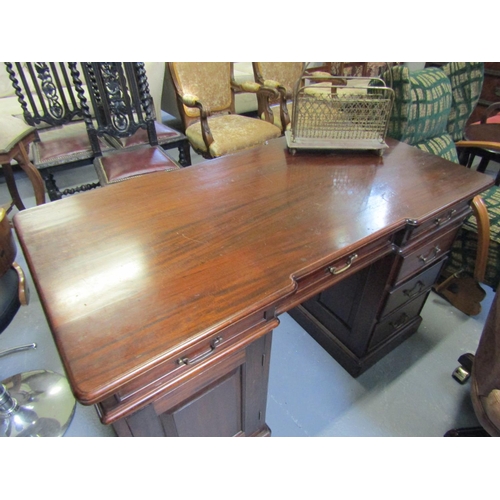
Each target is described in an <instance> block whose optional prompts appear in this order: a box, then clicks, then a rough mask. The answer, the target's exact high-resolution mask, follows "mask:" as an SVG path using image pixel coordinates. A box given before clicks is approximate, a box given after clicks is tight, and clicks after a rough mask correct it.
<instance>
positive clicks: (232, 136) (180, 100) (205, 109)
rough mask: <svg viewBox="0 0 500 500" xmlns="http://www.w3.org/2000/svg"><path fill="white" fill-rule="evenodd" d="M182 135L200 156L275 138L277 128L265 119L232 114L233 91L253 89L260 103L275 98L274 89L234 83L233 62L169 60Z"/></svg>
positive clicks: (209, 155) (277, 134)
mask: <svg viewBox="0 0 500 500" xmlns="http://www.w3.org/2000/svg"><path fill="white" fill-rule="evenodd" d="M168 64H169V69H170V73H171V75H172V80H173V83H174V87H175V91H176V97H177V104H178V108H179V113H180V115H181V118H182V121H183V126H184V129H185V134H186V136H187V137H188V139H189V142H190V143H191V146H192V148H193V149H194V150H195V151H196V152H197V153H198V154H201V155H202V156H203V157H204V158H216V157H219V156H224V155H226V154H229V153H234V152H236V151H240V150H243V149H247V148H251V147H253V146H256V145H259V144H264V143H265V142H266V141H268V140H270V139H274V138H276V137H279V136H280V134H281V130H280V129H279V128H278V127H276V126H275V125H273V124H272V123H271V117H272V114H271V112H270V110H267V112H266V118H267V120H265V119H264V120H263V119H259V118H251V117H248V116H243V115H237V114H235V108H234V93H235V91H238V92H253V93H255V94H256V95H257V96H258V99H259V100H260V99H262V100H263V101H264V102H265V101H266V99H267V100H268V99H269V98H271V97H274V98H277V97H279V93H278V91H277V90H276V89H272V88H268V87H265V86H263V85H260V84H258V83H256V82H250V81H249V82H243V83H242V84H240V85H238V84H237V83H236V82H235V81H234V78H233V63H225V62H222V63H219V62H213V63H212V62H209V63H204V62H202V63H191V62H169V63H168Z"/></svg>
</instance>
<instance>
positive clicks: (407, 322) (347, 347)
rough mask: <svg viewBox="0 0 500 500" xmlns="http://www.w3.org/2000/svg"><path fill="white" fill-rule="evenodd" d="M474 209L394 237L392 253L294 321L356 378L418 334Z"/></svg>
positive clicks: (295, 313) (300, 310) (461, 208)
mask: <svg viewBox="0 0 500 500" xmlns="http://www.w3.org/2000/svg"><path fill="white" fill-rule="evenodd" d="M469 211H470V209H469V207H468V206H467V205H466V204H463V203H462V204H458V205H457V206H455V207H453V208H451V209H447V210H445V211H444V212H442V213H440V214H439V215H437V216H435V217H433V218H431V219H429V220H427V221H425V222H423V223H420V224H417V223H416V222H415V221H408V223H407V227H406V230H404V231H402V232H400V233H399V234H397V235H395V239H394V244H393V253H392V254H390V255H387V256H385V257H383V258H382V259H380V260H378V261H377V262H375V263H372V264H370V265H369V266H368V267H365V268H364V269H361V270H359V271H358V272H356V273H355V274H352V275H351V276H349V277H347V278H345V279H343V280H342V281H341V282H339V283H338V284H335V285H333V286H331V287H330V288H328V289H326V290H324V291H322V292H321V293H319V294H317V295H316V296H314V297H312V298H311V299H309V300H307V301H305V302H304V303H303V304H301V305H300V306H298V307H296V308H294V309H292V310H291V311H290V315H291V316H292V317H293V318H294V319H295V320H296V321H297V322H298V323H299V324H300V325H301V326H302V327H303V328H305V329H306V330H307V331H308V332H309V334H310V335H311V336H312V337H313V338H315V339H316V340H317V341H318V342H319V343H320V344H321V345H322V346H323V347H324V348H325V349H326V350H327V351H328V352H329V353H330V354H331V355H332V356H333V357H334V358H335V359H336V360H337V361H338V362H339V363H340V364H341V365H342V366H343V367H344V368H345V369H346V370H347V371H348V372H349V373H350V374H351V375H352V376H354V377H357V376H358V375H360V374H361V373H363V372H364V371H365V370H367V369H368V368H369V367H370V366H372V365H373V364H374V363H376V362H377V361H378V360H379V359H381V358H382V357H383V356H385V355H386V354H387V353H388V352H390V351H391V350H392V349H394V348H395V347H396V346H398V345H399V344H400V343H401V342H403V341H404V340H405V339H406V338H408V337H409V336H410V335H412V334H413V333H415V332H416V331H417V329H418V327H419V325H420V323H421V321H422V318H421V316H420V312H421V310H422V308H423V306H424V304H425V300H426V298H427V296H428V294H429V291H430V289H431V287H432V285H433V284H434V283H435V281H436V280H437V278H438V276H439V272H440V270H441V267H442V265H443V263H444V261H445V259H446V256H447V253H448V251H449V249H450V248H451V245H452V243H453V240H454V239H455V236H456V233H457V231H458V229H459V227H460V225H461V224H462V222H463V220H464V218H465V217H466V216H467V215H468V213H469Z"/></svg>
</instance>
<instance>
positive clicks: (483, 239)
mask: <svg viewBox="0 0 500 500" xmlns="http://www.w3.org/2000/svg"><path fill="white" fill-rule="evenodd" d="M471 208H472V213H473V214H474V217H476V223H477V254H476V264H475V266H474V278H475V279H476V280H477V281H478V282H479V283H482V282H483V281H484V275H485V273H486V265H487V263H488V251H489V247H490V218H489V216H488V209H487V208H486V204H485V203H484V200H483V198H482V197H481V196H479V195H477V196H475V197H474V199H473V200H472V203H471Z"/></svg>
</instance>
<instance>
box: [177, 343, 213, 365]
mask: <svg viewBox="0 0 500 500" xmlns="http://www.w3.org/2000/svg"><path fill="white" fill-rule="evenodd" d="M221 343H222V337H216V338H215V339H214V340H213V341H212V343H211V344H210V349H209V350H208V351H206V352H204V353H202V354H200V355H199V356H196V357H194V358H193V359H189V358H179V359H178V360H177V364H179V365H181V366H183V365H194V364H195V363H199V362H200V361H203V360H204V359H206V358H208V356H210V354H212V353H213V352H214V351H215V349H216V348H217V347H218V346H219V345H220V344H221Z"/></svg>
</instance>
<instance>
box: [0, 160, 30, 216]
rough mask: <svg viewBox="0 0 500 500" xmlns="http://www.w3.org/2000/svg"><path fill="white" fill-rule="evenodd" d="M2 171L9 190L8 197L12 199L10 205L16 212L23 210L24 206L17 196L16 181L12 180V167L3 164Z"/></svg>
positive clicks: (8, 164)
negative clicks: (13, 206)
mask: <svg viewBox="0 0 500 500" xmlns="http://www.w3.org/2000/svg"><path fill="white" fill-rule="evenodd" d="M2 170H3V173H4V176H5V182H6V184H7V189H8V190H9V194H10V197H11V198H12V203H13V204H14V205H15V207H16V208H17V209H18V210H24V209H25V208H26V207H25V206H24V203H23V202H22V200H21V196H20V195H19V191H18V190H17V185H16V181H15V179H14V172H13V171H12V165H11V164H10V163H5V164H3V165H2ZM11 207H12V205H11Z"/></svg>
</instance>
